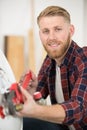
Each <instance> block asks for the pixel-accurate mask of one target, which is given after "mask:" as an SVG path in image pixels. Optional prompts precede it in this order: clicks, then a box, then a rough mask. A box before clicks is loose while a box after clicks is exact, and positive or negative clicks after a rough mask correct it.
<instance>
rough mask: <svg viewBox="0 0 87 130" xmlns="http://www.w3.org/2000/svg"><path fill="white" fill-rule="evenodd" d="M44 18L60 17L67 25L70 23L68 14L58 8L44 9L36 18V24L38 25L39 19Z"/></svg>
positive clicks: (49, 7)
mask: <svg viewBox="0 0 87 130" xmlns="http://www.w3.org/2000/svg"><path fill="white" fill-rule="evenodd" d="M46 16H62V17H64V18H65V19H66V20H67V21H68V22H69V23H70V22H71V19H70V14H69V12H68V11H67V10H65V9H64V8H62V7H60V6H48V7H47V8H45V9H44V10H43V11H42V12H41V13H40V14H39V16H38V17H37V23H38V24H39V21H40V19H41V18H42V17H46Z"/></svg>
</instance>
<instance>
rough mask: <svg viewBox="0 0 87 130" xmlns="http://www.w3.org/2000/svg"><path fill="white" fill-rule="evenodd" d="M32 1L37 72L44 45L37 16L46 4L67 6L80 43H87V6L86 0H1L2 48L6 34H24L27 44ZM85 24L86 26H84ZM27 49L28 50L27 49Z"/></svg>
mask: <svg viewBox="0 0 87 130" xmlns="http://www.w3.org/2000/svg"><path fill="white" fill-rule="evenodd" d="M31 1H33V2H34V11H35V15H34V21H33V22H34V26H33V28H34V30H35V31H34V33H35V54H36V55H35V56H36V67H37V72H38V70H39V67H40V62H41V60H42V58H41V55H40V54H41V53H42V45H41V42H40V39H39V35H38V26H37V23H36V17H37V15H38V14H39V13H40V11H42V10H43V9H44V8H45V7H46V6H49V5H58V6H62V7H64V8H66V9H67V10H68V11H69V12H70V14H71V20H72V24H74V25H75V35H74V36H73V39H74V40H75V41H76V42H77V43H78V44H79V45H80V46H83V45H86V41H87V38H86V37H87V36H86V35H87V29H86V28H87V27H86V23H87V17H85V16H86V12H84V11H85V10H86V8H87V1H86V0H50V1H49V0H0V48H1V49H2V50H3V43H4V36H5V35H23V36H24V37H25V44H26V46H27V36H28V31H29V29H30V26H31V20H32V18H31V17H32V16H31V8H32V7H31ZM84 25H85V26H84ZM26 51H28V50H27V49H26Z"/></svg>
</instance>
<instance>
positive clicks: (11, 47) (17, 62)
mask: <svg viewBox="0 0 87 130" xmlns="http://www.w3.org/2000/svg"><path fill="white" fill-rule="evenodd" d="M5 55H6V57H7V59H8V62H9V63H10V65H11V67H12V70H13V72H14V75H15V77H16V80H17V81H18V80H19V78H20V76H21V74H22V73H23V71H24V37H23V36H6V37H5Z"/></svg>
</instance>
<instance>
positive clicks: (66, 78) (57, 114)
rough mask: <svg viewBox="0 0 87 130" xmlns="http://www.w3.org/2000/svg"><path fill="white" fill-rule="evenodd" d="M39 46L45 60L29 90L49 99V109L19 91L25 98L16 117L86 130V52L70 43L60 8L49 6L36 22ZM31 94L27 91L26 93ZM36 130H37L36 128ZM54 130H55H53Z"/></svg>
mask: <svg viewBox="0 0 87 130" xmlns="http://www.w3.org/2000/svg"><path fill="white" fill-rule="evenodd" d="M37 23H38V25H39V29H40V30H39V35H40V39H41V42H42V44H43V46H44V48H45V50H46V52H47V56H46V58H45V60H44V62H43V64H42V67H41V69H40V71H39V74H38V84H37V83H35V82H36V78H35V76H33V78H32V82H31V85H30V86H29V87H31V88H30V89H35V88H36V90H37V91H41V93H42V96H43V98H47V96H48V95H50V99H51V103H52V105H47V106H41V105H38V104H37V103H36V102H35V101H34V99H33V97H32V96H31V95H30V94H29V93H28V92H27V91H26V90H24V89H23V88H21V91H22V93H23V95H24V97H25V100H24V105H23V110H21V111H20V112H19V113H18V114H19V116H24V117H32V118H36V119H40V120H43V121H48V122H52V123H56V124H61V126H64V127H63V130H64V129H66V128H65V126H67V128H69V129H73V130H74V129H76V130H85V129H87V53H86V51H87V49H86V47H84V48H81V47H79V46H78V45H77V44H76V43H75V42H74V41H73V40H72V36H73V34H74V26H73V25H72V24H71V20H70V14H69V13H68V12H67V11H66V10H65V9H64V8H61V7H58V6H49V7H47V8H46V9H45V10H43V11H42V12H41V13H40V15H39V16H38V18H37ZM29 92H31V90H30V91H29ZM37 129H38V128H37ZM55 130H56V129H55Z"/></svg>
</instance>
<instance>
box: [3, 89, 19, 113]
mask: <svg viewBox="0 0 87 130" xmlns="http://www.w3.org/2000/svg"><path fill="white" fill-rule="evenodd" d="M4 96H5V99H6V104H7V108H8V111H9V114H10V115H15V112H16V110H15V106H14V104H13V102H12V99H13V98H14V97H15V91H11V92H9V93H5V95H4Z"/></svg>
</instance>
